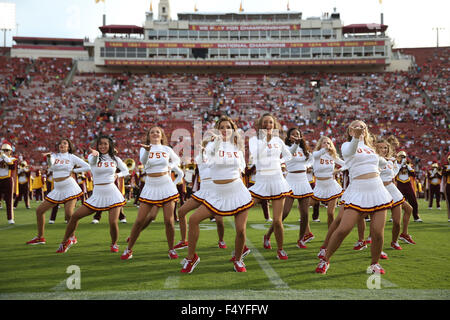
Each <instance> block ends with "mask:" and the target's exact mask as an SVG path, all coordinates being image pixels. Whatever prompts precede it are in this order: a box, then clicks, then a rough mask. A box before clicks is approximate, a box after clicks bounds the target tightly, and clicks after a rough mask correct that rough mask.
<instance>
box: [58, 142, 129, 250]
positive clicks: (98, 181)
mask: <svg viewBox="0 0 450 320" xmlns="http://www.w3.org/2000/svg"><path fill="white" fill-rule="evenodd" d="M96 144H97V145H96V150H94V149H91V154H90V155H89V157H88V163H89V165H90V167H91V172H92V176H93V180H94V190H93V192H92V195H91V196H90V197H89V198H88V199H87V200H86V201H85V202H84V204H83V205H82V206H81V207H80V208H78V210H77V211H75V213H74V214H73V216H72V218H71V219H70V221H69V224H68V225H67V229H66V234H65V235H64V239H63V241H62V243H61V245H60V246H59V249H58V250H57V251H56V252H57V253H64V252H67V250H69V248H70V247H71V246H72V245H73V244H75V243H76V242H77V240H76V238H75V237H74V232H75V230H76V228H77V226H78V221H79V220H80V219H82V218H84V217H86V216H89V215H91V214H93V213H94V212H97V211H109V230H110V235H111V247H110V251H111V252H118V251H119V247H118V246H117V238H118V234H119V225H118V217H119V214H120V208H121V207H122V206H124V205H125V203H126V200H125V198H124V197H123V195H122V192H120V190H119V189H118V188H117V186H116V185H115V183H114V180H115V179H116V178H120V177H126V176H127V175H129V172H128V168H127V166H126V165H125V163H123V161H122V160H121V159H120V158H119V157H117V156H116V155H115V150H114V143H113V141H112V139H111V138H110V137H108V136H100V137H99V138H98V139H97V143H96ZM117 168H119V170H120V172H119V173H117V174H116V170H117ZM73 239H75V240H73Z"/></svg>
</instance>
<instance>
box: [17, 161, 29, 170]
mask: <svg viewBox="0 0 450 320" xmlns="http://www.w3.org/2000/svg"><path fill="white" fill-rule="evenodd" d="M18 167H19V169H22V170H26V169H28V163H27V162H26V161H22V162H20V163H19V166H18Z"/></svg>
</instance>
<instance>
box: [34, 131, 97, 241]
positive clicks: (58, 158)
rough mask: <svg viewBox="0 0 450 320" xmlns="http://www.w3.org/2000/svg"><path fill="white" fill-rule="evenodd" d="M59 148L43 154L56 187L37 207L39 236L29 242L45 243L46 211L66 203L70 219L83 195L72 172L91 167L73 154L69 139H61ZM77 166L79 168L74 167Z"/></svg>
mask: <svg viewBox="0 0 450 320" xmlns="http://www.w3.org/2000/svg"><path fill="white" fill-rule="evenodd" d="M57 148H58V151H59V152H58V153H44V154H43V155H44V156H45V157H46V158H47V164H48V170H49V171H52V173H53V179H54V187H53V190H52V191H50V192H49V193H48V194H47V195H46V196H45V198H44V201H43V202H42V203H41V204H40V205H39V207H38V208H37V209H36V218H37V236H36V237H34V238H33V239H31V240H30V241H28V242H27V244H31V245H36V244H45V238H44V229H45V212H46V211H48V210H49V209H51V208H53V207H55V206H58V205H59V204H64V211H65V219H66V221H69V220H70V217H71V216H72V213H73V210H74V208H75V204H76V202H77V199H78V197H80V196H81V195H83V192H82V190H81V189H80V187H79V185H78V183H77V182H76V181H75V179H74V178H73V177H72V173H80V172H85V171H89V170H90V169H91V168H90V167H89V165H88V164H87V163H86V162H85V161H84V160H82V159H81V158H79V157H77V156H75V155H74V154H73V151H74V148H73V145H72V142H71V141H70V140H69V139H61V140H60V141H59V142H58V144H57ZM75 166H77V167H78V168H76V169H74V167H75Z"/></svg>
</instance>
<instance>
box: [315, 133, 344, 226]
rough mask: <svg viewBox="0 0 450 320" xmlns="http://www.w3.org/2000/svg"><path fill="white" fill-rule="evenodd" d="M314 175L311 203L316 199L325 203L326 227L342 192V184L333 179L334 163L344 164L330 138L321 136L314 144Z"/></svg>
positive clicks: (331, 220)
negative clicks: (314, 182)
mask: <svg viewBox="0 0 450 320" xmlns="http://www.w3.org/2000/svg"><path fill="white" fill-rule="evenodd" d="M313 158H314V164H313V168H314V175H315V176H316V185H315V187H314V189H313V191H314V195H313V196H312V199H313V200H314V202H313V204H314V203H316V202H317V201H319V202H324V203H326V205H327V216H328V218H327V221H328V227H329V226H330V225H331V223H332V222H333V220H334V211H335V208H336V203H337V200H338V198H339V197H340V196H341V195H342V194H343V189H342V186H341V185H340V184H339V183H338V182H337V181H336V180H335V179H334V174H335V173H336V164H338V165H339V166H341V167H342V166H343V165H344V161H343V160H341V159H340V158H339V157H338V155H337V152H336V148H335V146H334V144H333V141H331V139H330V138H328V137H325V136H322V137H320V139H319V141H318V142H317V144H316V147H315V149H314V152H313Z"/></svg>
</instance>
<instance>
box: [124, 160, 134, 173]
mask: <svg viewBox="0 0 450 320" xmlns="http://www.w3.org/2000/svg"><path fill="white" fill-rule="evenodd" d="M124 162H125V165H126V166H127V168H128V171H132V170H134V168H135V167H136V163H135V162H134V160H133V159H131V158H128V159H125V161H124Z"/></svg>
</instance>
